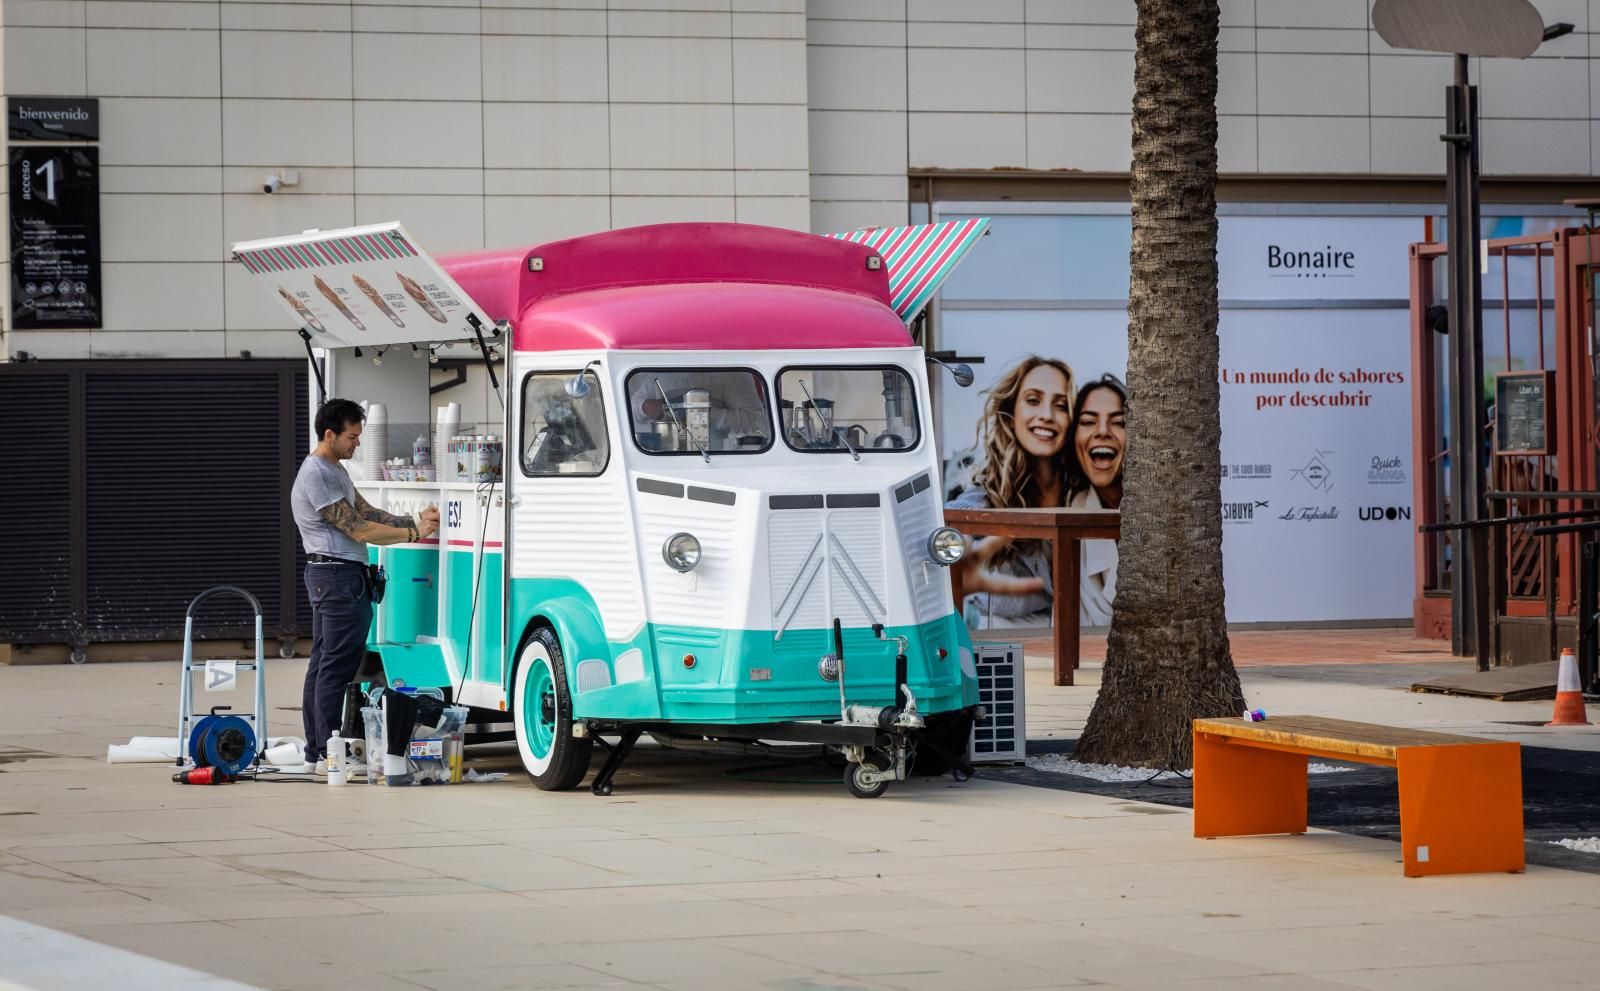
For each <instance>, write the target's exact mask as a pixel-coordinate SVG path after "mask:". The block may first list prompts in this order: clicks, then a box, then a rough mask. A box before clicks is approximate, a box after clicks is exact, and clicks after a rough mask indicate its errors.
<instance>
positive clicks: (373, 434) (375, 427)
mask: <svg viewBox="0 0 1600 991" xmlns="http://www.w3.org/2000/svg"><path fill="white" fill-rule="evenodd" d="M388 448H389V412H388V410H385V409H384V408H383V404H382V403H368V404H367V425H366V426H365V427H364V428H362V431H361V450H360V451H359V452H358V453H359V454H360V457H361V467H362V471H363V473H364V474H365V475H366V477H367V480H368V481H373V480H376V479H380V478H382V477H383V461H384V452H385V451H387V450H388Z"/></svg>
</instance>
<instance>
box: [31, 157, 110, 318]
mask: <svg viewBox="0 0 1600 991" xmlns="http://www.w3.org/2000/svg"><path fill="white" fill-rule="evenodd" d="M10 169H11V173H10V182H11V191H10V203H11V326H13V327H18V328H22V329H24V330H39V329H48V328H54V327H99V326H100V325H101V323H100V321H101V313H100V149H98V148H94V147H68V146H63V145H53V146H46V145H33V146H28V147H20V148H12V149H11V155H10Z"/></svg>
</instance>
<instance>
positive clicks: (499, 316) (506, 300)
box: [439, 223, 912, 351]
mask: <svg viewBox="0 0 1600 991" xmlns="http://www.w3.org/2000/svg"><path fill="white" fill-rule="evenodd" d="M877 257H878V255H877V252H876V250H875V249H873V248H871V247H868V246H866V245H863V244H857V243H852V242H850V241H845V240H840V239H837V238H829V237H822V236H819V235H815V234H804V233H800V232H798V231H790V230H782V229H779V228H775V227H760V226H756V225H754V224H713V223H701V224H657V225H653V226H649V227H632V228H627V229H624V230H617V231H607V232H605V233H600V234H591V235H587V236H585V237H577V238H571V239H569V240H565V241H554V242H551V243H549V244H543V245H539V246H537V247H530V248H515V249H499V250H492V251H474V252H465V253H461V254H453V255H443V256H441V257H440V259H439V261H440V263H441V264H442V265H443V266H444V268H445V270H446V271H447V272H449V273H450V276H451V278H453V279H455V281H456V283H457V284H458V285H460V286H461V288H462V290H464V291H465V292H466V293H467V295H468V296H470V297H471V298H472V299H474V300H476V301H477V302H478V304H479V305H480V306H482V307H483V309H484V310H485V311H486V315H487V316H488V317H489V318H490V319H492V320H510V321H511V322H512V325H513V327H514V331H513V336H512V341H513V347H514V348H515V349H516V350H518V351H572V350H685V351H699V350H705V351H711V350H745V351H751V350H769V349H777V348H797V349H800V348H875V347H907V346H909V345H910V344H911V343H912V341H911V337H910V335H909V334H908V333H907V331H906V327H905V324H904V323H903V322H902V321H901V319H900V317H899V316H898V315H896V313H895V311H894V310H893V309H892V308H891V307H890V294H889V279H888V274H887V271H886V266H884V265H883V264H882V263H881V261H880V262H878V263H877V267H874V268H869V267H868V266H869V258H877ZM536 268H537V269H538V270H537V271H535V270H534V269H536Z"/></svg>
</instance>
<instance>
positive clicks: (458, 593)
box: [443, 549, 477, 659]
mask: <svg viewBox="0 0 1600 991" xmlns="http://www.w3.org/2000/svg"><path fill="white" fill-rule="evenodd" d="M444 555H445V561H444V566H445V569H446V570H447V571H448V572H449V574H448V582H449V586H448V588H449V593H450V594H449V596H448V597H447V598H446V600H445V603H444V630H443V639H445V640H448V641H449V642H450V648H451V650H452V651H454V653H455V656H456V657H457V658H459V659H465V658H466V656H467V648H468V646H469V644H470V642H471V635H470V634H469V633H468V632H467V631H468V629H470V627H471V624H472V584H473V580H474V579H475V578H476V577H477V575H476V573H475V570H474V568H473V567H472V563H473V562H472V552H471V551H470V550H454V549H452V550H449V551H445V552H444Z"/></svg>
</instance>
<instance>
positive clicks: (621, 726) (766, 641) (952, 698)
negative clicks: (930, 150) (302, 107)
mask: <svg viewBox="0 0 1600 991" xmlns="http://www.w3.org/2000/svg"><path fill="white" fill-rule="evenodd" d="M986 228H987V221H982V220H972V221H964V222H959V223H948V224H934V225H924V226H920V227H907V228H893V229H877V230H872V231H866V232H857V233H856V234H853V235H842V236H837V237H825V236H820V235H812V234H804V233H798V232H795V231H787V230H779V229H775V228H766V227H759V226H753V225H746V224H726V223H689V224H681V223H680V224H663V225H656V226H649V227H639V228H632V229H626V230H617V231H609V232H604V233H598V234H593V235H589V236H584V237H577V238H572V239H569V240H562V241H557V242H553V243H548V244H542V245H538V246H535V247H527V248H517V249H507V250H489V251H477V252H470V253H465V254H455V255H443V256H440V257H439V258H437V259H436V258H433V257H431V256H429V255H428V254H427V253H426V252H424V251H423V250H422V249H421V248H420V247H418V246H417V244H416V242H415V240H414V239H412V238H411V236H410V235H409V233H408V232H407V231H406V230H405V229H404V227H403V226H401V225H400V224H398V223H387V224H378V225H371V226H365V227H356V228H349V229H344V230H337V231H309V232H306V233H304V234H300V235H295V236H290V237H279V238H270V239H266V240H259V241H250V242H245V243H240V244H237V245H235V246H234V247H233V256H234V259H235V261H236V262H238V263H239V264H241V265H242V266H243V267H244V268H245V269H246V270H247V271H248V272H249V273H250V275H251V276H252V277H253V278H254V279H255V280H256V281H258V282H260V283H261V284H262V286H263V288H264V289H265V292H266V294H267V296H268V297H270V298H271V299H272V300H275V301H276V302H277V303H278V305H280V306H281V307H282V308H283V309H284V310H285V311H286V312H287V313H288V314H289V315H290V316H291V318H292V319H293V320H294V321H295V322H296V323H298V324H299V325H300V328H301V329H300V334H301V337H302V338H303V339H304V341H305V344H306V348H307V351H308V353H309V354H310V356H311V359H312V363H313V367H314V370H315V371H316V373H317V374H316V376H315V378H316V383H315V384H314V386H313V392H314V395H312V396H310V397H309V400H310V402H311V403H312V404H313V405H315V404H318V403H320V401H321V400H322V399H323V398H324V397H325V396H335V395H337V396H342V397H344V398H348V399H355V400H359V401H364V402H365V403H366V404H367V406H368V422H367V426H366V432H365V435H364V438H363V441H364V444H365V449H364V450H363V451H358V453H357V455H356V458H355V459H353V460H352V461H351V462H349V463H348V467H349V468H350V470H351V474H352V477H353V478H355V480H356V485H357V487H358V489H360V491H361V492H362V493H363V495H365V496H366V498H367V499H368V500H369V501H371V502H372V503H373V504H374V505H376V506H379V507H380V508H385V509H387V510H388V511H390V512H394V513H410V512H413V511H416V510H418V509H421V508H422V507H424V506H428V505H437V506H438V507H439V508H440V515H441V532H440V533H439V535H438V537H437V539H426V540H420V541H418V542H416V543H411V544H400V545H392V546H386V547H381V548H373V551H372V559H373V561H374V562H376V563H378V564H381V565H382V567H383V568H384V569H385V571H386V573H387V577H388V583H387V594H386V595H385V597H384V598H383V601H382V603H381V604H379V605H378V606H377V608H376V610H375V620H374V623H373V627H372V631H371V634H370V636H369V643H368V648H369V654H368V661H369V668H368V669H365V670H364V675H363V676H364V677H366V676H370V677H373V678H374V679H375V680H380V681H383V682H386V683H387V684H389V685H391V686H402V685H403V686H414V687H419V688H438V689H441V690H442V691H443V692H444V693H445V694H446V695H447V696H448V697H449V698H451V699H452V700H453V701H455V702H457V703H459V704H463V705H468V706H471V707H473V708H474V709H475V710H477V711H478V713H479V714H480V715H481V716H482V717H483V718H484V719H485V720H488V719H490V718H491V715H490V714H492V719H493V720H495V721H499V722H502V723H503V722H505V721H507V720H508V719H509V721H510V722H511V724H512V726H513V728H514V736H515V739H516V744H517V750H518V752H519V753H520V755H521V759H522V762H523V764H524V765H525V766H526V768H527V771H528V773H529V775H530V776H531V777H532V779H533V781H534V782H535V783H536V784H537V785H538V787H540V788H542V789H546V790H560V789H568V788H572V787H575V786H577V785H578V784H579V783H580V782H581V781H582V780H583V778H584V776H585V774H586V772H587V770H588V768H589V763H590V757H591V748H592V747H593V746H594V743H595V741H596V739H597V738H600V737H614V738H616V742H615V743H614V744H612V745H611V746H610V747H609V754H608V756H607V760H606V761H605V763H604V765H603V766H602V768H601V769H600V771H599V773H598V774H597V775H596V778H595V780H594V783H593V785H592V788H593V790H594V791H595V792H596V793H597V794H609V793H610V790H611V781H612V775H613V774H614V773H615V771H616V769H617V767H618V766H619V765H620V764H621V762H622V761H623V760H624V759H626V757H627V755H628V753H629V751H630V750H631V749H632V747H633V745H634V743H635V741H637V740H638V739H639V737H640V736H641V735H643V734H649V735H650V736H651V737H652V738H654V739H655V740H657V741H659V742H660V743H662V744H664V745H667V746H683V747H690V748H695V749H716V748H723V749H733V750H738V751H740V752H755V751H756V750H759V749H760V748H763V747H770V746H773V745H775V744H776V745H783V744H807V745H810V746H812V747H822V748H826V749H828V750H831V751H834V752H836V753H838V754H840V755H842V756H843V757H844V759H845V765H846V766H845V772H844V779H845V784H846V786H847V787H848V788H849V789H850V791H851V792H852V793H853V794H856V795H858V796H861V797H874V796H876V795H879V794H882V793H883V791H884V790H885V789H886V788H887V787H888V786H889V783H890V782H892V781H897V780H903V779H904V778H905V777H906V775H907V774H908V772H909V771H911V770H912V769H913V767H917V768H919V769H921V770H924V771H926V770H929V769H937V768H939V767H944V766H956V767H960V766H964V763H965V762H964V755H965V753H966V747H967V737H968V734H969V732H970V728H971V725H972V721H973V719H974V717H975V716H977V715H979V708H978V692H977V685H976V680H975V668H974V663H973V655H972V645H971V642H970V640H969V638H968V634H967V630H966V627H965V625H964V624H963V622H962V619H961V616H960V615H959V613H958V611H957V610H956V609H955V608H954V606H953V604H952V602H951V584H950V577H949V567H950V566H951V565H952V564H954V563H955V562H956V561H957V560H959V558H960V557H961V555H962V553H963V552H964V550H965V544H964V541H963V540H962V537H961V535H960V534H959V533H956V532H955V531H954V530H951V529H949V528H948V527H945V526H944V521H943V513H942V507H941V503H940V499H939V492H940V484H939V481H940V479H939V462H938V458H937V455H936V453H935V446H934V430H933V415H932V410H933V402H932V401H931V399H930V393H929V390H930V368H931V369H932V373H933V374H943V371H942V370H941V369H940V368H939V363H938V362H937V361H936V360H935V359H931V358H930V357H929V356H928V355H927V354H926V353H925V352H924V351H923V349H922V348H921V347H919V346H917V345H916V344H915V343H913V339H912V337H911V335H910V333H909V331H908V326H909V324H910V323H911V321H912V320H913V319H914V318H915V317H916V315H917V313H918V312H919V311H920V310H921V308H922V307H923V305H925V304H926V302H927V300H928V299H929V298H930V297H931V296H932V294H933V292H934V290H935V289H936V288H937V287H938V284H939V283H940V281H942V279H943V278H944V277H945V276H946V275H947V274H948V273H949V271H950V269H951V268H953V267H954V265H955V264H956V263H957V262H958V261H959V260H960V258H961V257H962V255H964V254H965V252H966V251H967V250H968V249H970V247H971V246H972V244H973V243H974V242H975V241H976V239H977V238H978V237H979V236H981V235H982V234H983V233H984V231H985V229H986ZM452 353H453V354H455V355H469V356H474V357H475V360H481V362H482V365H481V367H478V368H476V369H475V370H474V374H475V375H476V377H477V378H478V379H479V380H480V381H483V382H485V383H486V385H485V387H484V388H483V390H482V392H484V393H485V394H484V395H480V396H479V397H478V399H479V401H480V406H481V409H480V410H477V411H473V410H470V409H469V410H466V411H461V412H457V407H456V404H439V403H437V402H436V400H435V399H434V398H433V397H434V396H435V395H436V394H437V395H440V396H441V397H442V396H445V395H448V393H441V392H438V390H439V388H440V385H439V384H438V383H437V382H436V381H435V380H436V379H438V378H439V377H440V371H439V370H438V369H437V368H435V364H434V361H435V358H437V357H438V356H441V355H446V356H448V355H451V354H452ZM955 371H956V372H957V373H958V374H957V378H958V379H961V378H965V379H966V381H968V382H970V372H967V371H966V370H965V369H956V370H955ZM962 372H965V373H966V374H965V375H962V374H959V373H962ZM474 417H477V419H474Z"/></svg>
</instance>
